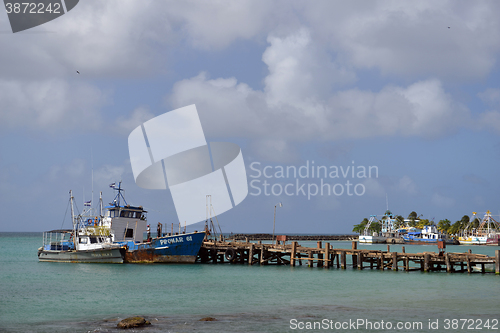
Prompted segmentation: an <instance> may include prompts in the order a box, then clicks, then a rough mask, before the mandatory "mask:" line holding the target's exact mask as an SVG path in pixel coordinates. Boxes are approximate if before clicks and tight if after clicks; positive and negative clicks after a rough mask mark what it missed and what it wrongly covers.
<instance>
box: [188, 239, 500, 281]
mask: <svg viewBox="0 0 500 333" xmlns="http://www.w3.org/2000/svg"><path fill="white" fill-rule="evenodd" d="M285 243H286V236H278V237H277V240H276V244H263V243H262V242H261V241H259V242H257V243H252V242H248V241H243V242H241V241H213V240H212V241H206V242H204V243H203V245H202V247H201V249H200V252H199V254H198V258H197V260H196V261H197V262H202V263H207V262H212V263H240V264H247V265H255V264H260V265H270V264H277V265H291V266H295V265H307V266H309V267H314V266H316V267H324V268H330V267H334V268H335V267H336V268H340V269H346V268H348V267H352V268H354V269H366V268H369V269H378V270H394V271H398V270H403V271H407V272H408V271H424V272H431V271H445V272H449V273H465V272H467V273H473V272H479V273H496V274H500V250H496V251H495V256H494V257H490V256H487V255H484V254H473V253H471V251H470V250H469V252H468V253H446V252H444V251H440V252H439V253H436V252H422V253H406V252H405V247H404V246H403V248H402V252H391V250H390V245H387V251H379V250H367V249H362V250H361V249H358V248H357V244H358V243H357V242H355V241H353V242H352V248H351V249H335V248H333V246H332V245H331V244H330V243H328V242H325V243H324V244H323V242H322V241H318V242H317V247H316V248H311V247H303V246H300V245H299V244H298V242H296V241H294V242H292V243H290V244H285ZM349 256H350V257H351V260H350V262H348V261H347V259H348V258H349ZM486 265H493V266H494V267H493V269H488V270H487V269H486Z"/></svg>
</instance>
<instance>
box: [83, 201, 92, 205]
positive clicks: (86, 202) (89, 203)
mask: <svg viewBox="0 0 500 333" xmlns="http://www.w3.org/2000/svg"><path fill="white" fill-rule="evenodd" d="M91 204H92V200H89V201H85V202H84V203H83V205H84V206H88V207H90V206H91Z"/></svg>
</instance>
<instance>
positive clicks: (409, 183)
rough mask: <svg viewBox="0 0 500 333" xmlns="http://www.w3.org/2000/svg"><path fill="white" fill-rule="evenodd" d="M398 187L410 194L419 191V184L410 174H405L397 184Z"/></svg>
mask: <svg viewBox="0 0 500 333" xmlns="http://www.w3.org/2000/svg"><path fill="white" fill-rule="evenodd" d="M396 189H398V190H400V191H402V192H405V193H408V194H416V193H417V185H416V184H415V182H414V181H413V179H411V178H410V177H409V176H403V177H402V178H401V179H399V181H398V183H397V184H396Z"/></svg>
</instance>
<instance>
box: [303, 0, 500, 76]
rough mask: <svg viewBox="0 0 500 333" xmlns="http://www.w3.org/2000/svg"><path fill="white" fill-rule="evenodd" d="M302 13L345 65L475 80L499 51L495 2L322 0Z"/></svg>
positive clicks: (484, 72) (304, 9)
mask: <svg viewBox="0 0 500 333" xmlns="http://www.w3.org/2000/svg"><path fill="white" fill-rule="evenodd" d="M302 9H303V12H304V16H305V17H306V19H307V20H308V23H309V24H310V25H311V26H312V27H313V28H314V30H315V31H316V32H317V34H318V35H321V37H322V39H323V40H324V42H325V43H328V44H329V45H330V47H331V48H332V49H334V50H336V51H338V52H340V53H342V54H343V55H344V59H345V60H346V61H349V62H351V63H352V64H353V65H354V66H356V67H357V68H376V69H378V70H380V71H381V72H382V73H384V74H387V75H395V76H400V77H401V76H403V77H411V76H417V77H418V76H421V77H422V76H423V77H425V76H430V75H433V76H439V77H440V78H446V79H457V78H458V79H470V78H476V79H477V78H481V77H484V76H485V75H487V74H488V73H489V71H490V70H491V69H492V68H493V66H494V65H495V61H496V53H497V52H498V50H499V47H500V46H499V44H498V42H497V41H498V40H499V39H500V20H499V17H498V9H499V4H498V3H491V2H490V3H489V2H481V3H467V2H452V1H442V2H439V3H436V2H435V1H419V2H418V4H414V3H412V4H409V3H401V2H397V1H396V2H394V1H371V2H369V3H368V2H362V3H360V2H344V3H338V2H328V1H325V2H316V3H315V5H314V6H311V5H310V4H309V3H307V4H304V5H303V8H302ZM448 27H449V28H448Z"/></svg>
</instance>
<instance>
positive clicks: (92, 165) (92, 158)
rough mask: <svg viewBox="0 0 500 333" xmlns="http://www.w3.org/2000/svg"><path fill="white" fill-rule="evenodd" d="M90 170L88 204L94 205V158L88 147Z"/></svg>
mask: <svg viewBox="0 0 500 333" xmlns="http://www.w3.org/2000/svg"><path fill="white" fill-rule="evenodd" d="M90 168H91V169H92V196H91V197H90V204H91V205H92V204H93V203H94V156H93V154H92V147H90ZM90 211H91V212H92V206H90Z"/></svg>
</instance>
